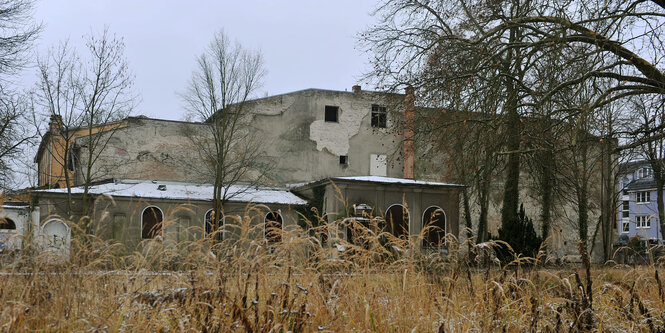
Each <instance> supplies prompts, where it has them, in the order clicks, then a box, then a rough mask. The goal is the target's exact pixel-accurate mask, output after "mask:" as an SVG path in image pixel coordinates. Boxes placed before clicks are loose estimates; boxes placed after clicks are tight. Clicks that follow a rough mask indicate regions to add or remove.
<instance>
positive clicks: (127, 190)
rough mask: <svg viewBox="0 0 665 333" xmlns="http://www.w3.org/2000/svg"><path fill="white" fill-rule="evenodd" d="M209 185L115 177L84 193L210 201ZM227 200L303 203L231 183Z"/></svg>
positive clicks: (282, 191)
mask: <svg viewBox="0 0 665 333" xmlns="http://www.w3.org/2000/svg"><path fill="white" fill-rule="evenodd" d="M213 188H214V186H213V185H212V184H196V183H187V182H174V181H151V180H130V179H116V180H115V181H114V182H109V183H104V184H98V185H93V186H91V187H90V188H89V190H88V193H90V194H94V195H102V194H103V195H110V196H113V197H132V198H153V199H172V200H196V201H212V197H213ZM34 192H37V193H63V194H64V193H67V189H66V188H60V189H49V190H36V191H34ZM72 193H73V194H82V193H83V187H82V186H78V187H74V188H72ZM228 197H229V199H228V201H229V202H252V203H259V204H284V205H306V204H307V201H305V200H303V199H301V198H300V197H298V196H296V195H295V194H293V193H291V192H290V191H289V190H288V189H286V188H278V187H266V186H248V185H240V184H238V185H231V186H229V190H228Z"/></svg>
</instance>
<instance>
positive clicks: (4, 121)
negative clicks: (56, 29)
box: [0, 0, 41, 189]
mask: <svg viewBox="0 0 665 333" xmlns="http://www.w3.org/2000/svg"><path fill="white" fill-rule="evenodd" d="M32 10H33V1H32V0H3V1H0V186H1V188H2V189H6V188H7V187H8V186H9V182H10V179H11V178H12V173H13V171H15V170H14V166H15V161H16V160H17V159H18V158H20V156H21V154H22V152H23V149H24V147H25V144H26V143H28V142H30V141H31V139H33V138H34V137H35V135H34V134H33V133H32V132H31V130H30V129H29V126H27V123H28V122H29V121H30V119H29V116H28V114H29V113H28V112H27V109H28V108H29V99H28V98H26V97H25V96H24V95H23V94H20V93H17V92H16V91H15V89H14V88H13V87H12V85H13V84H12V80H13V78H14V77H15V75H16V74H18V73H19V71H20V70H21V69H23V68H24V67H25V65H26V64H27V62H28V61H27V59H29V58H30V57H29V56H28V52H29V50H30V48H31V47H32V43H33V42H34V40H35V39H36V38H37V36H38V34H39V32H40V31H41V26H40V25H37V24H35V23H33V20H32Z"/></svg>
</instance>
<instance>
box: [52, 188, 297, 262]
mask: <svg viewBox="0 0 665 333" xmlns="http://www.w3.org/2000/svg"><path fill="white" fill-rule="evenodd" d="M64 200H65V195H64V194H42V195H40V198H39V206H40V209H41V212H42V216H41V223H44V222H45V221H47V220H49V219H51V218H53V217H54V216H60V217H64V216H65V206H64V205H62V202H63V201H64ZM148 207H157V208H159V210H160V211H161V212H162V213H163V222H162V223H163V225H162V228H163V229H162V236H163V239H164V241H167V242H174V243H179V242H182V241H186V240H198V239H201V237H202V235H203V230H204V219H205V214H206V212H208V210H210V209H211V208H212V203H211V202H208V201H185V200H164V199H150V198H127V197H113V198H110V197H101V196H100V197H98V198H97V199H96V200H95V204H94V213H93V215H94V216H95V221H96V224H95V226H94V233H95V234H97V235H99V236H101V237H102V238H103V239H109V240H110V239H115V240H118V241H120V242H121V243H123V244H124V245H125V246H126V248H127V250H129V251H132V250H134V249H136V248H137V247H138V246H139V244H140V243H141V241H142V240H143V239H142V233H141V232H142V228H141V227H142V224H141V223H142V214H143V211H144V210H145V209H146V208H148ZM295 209H296V208H295V207H291V206H288V205H282V204H270V205H252V206H249V208H248V206H247V204H246V203H227V204H225V207H224V212H225V216H228V217H233V218H228V219H225V221H228V223H230V224H236V225H237V224H238V223H237V221H238V220H237V219H235V217H236V216H242V217H243V218H244V217H245V216H249V218H251V222H250V225H251V226H252V227H253V229H254V230H253V231H252V233H251V234H250V236H249V237H251V238H255V239H263V222H264V221H263V220H264V218H265V215H266V214H267V213H268V212H269V211H276V210H278V211H279V212H280V214H281V215H282V219H283V228H284V229H288V228H294V227H295V226H296V225H297V219H298V215H297V213H296V211H295ZM225 230H227V231H228V232H226V233H225V239H227V238H234V237H235V238H237V237H238V235H237V234H238V232H239V231H238V230H239V229H238V228H237V227H231V226H229V227H228V228H226V229H225Z"/></svg>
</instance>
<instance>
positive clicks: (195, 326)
mask: <svg viewBox="0 0 665 333" xmlns="http://www.w3.org/2000/svg"><path fill="white" fill-rule="evenodd" d="M239 222H240V221H239ZM241 224H242V223H241ZM241 229H242V228H241ZM246 229H247V230H248V229H249V227H247V228H246ZM314 230H315V231H316V228H314ZM241 234H245V235H248V234H251V233H248V232H241ZM314 235H316V232H312V233H304V232H302V231H297V230H296V231H293V232H291V231H288V232H284V234H283V235H282V242H281V243H279V244H266V243H264V242H262V241H258V240H252V239H250V238H242V237H241V238H239V239H235V240H233V241H231V240H225V241H223V242H222V243H221V244H217V245H215V242H214V241H212V240H211V239H210V238H214V237H210V238H208V239H207V240H202V241H197V242H183V243H180V244H177V245H174V244H170V243H169V242H168V241H165V240H151V241H148V242H146V243H144V244H142V246H141V249H140V250H138V251H136V252H134V253H131V254H129V255H127V254H125V255H123V256H120V255H118V253H122V251H120V250H121V249H120V246H119V245H117V244H116V245H113V244H111V245H109V244H108V242H104V241H102V240H99V239H95V238H94V237H83V236H80V235H79V236H76V237H74V241H73V245H72V260H71V261H69V262H67V263H64V264H63V263H61V264H54V263H53V260H52V259H49V258H47V257H45V255H43V254H42V255H36V254H35V255H31V254H30V253H29V252H30V251H29V250H28V251H27V253H25V254H24V255H22V256H21V257H20V258H19V259H18V260H16V261H15V262H14V263H13V264H11V265H5V267H3V268H2V270H1V271H2V274H0V286H2V287H1V288H0V331H3V332H17V331H27V330H39V331H47V332H67V331H112V332H113V331H131V332H141V331H146V332H156V331H204V332H216V331H240V332H242V331H251V332H286V331H293V332H310V331H334V332H347V331H354V330H355V331H372V332H373V331H377V332H404V331H407V332H432V331H439V332H462V331H481V332H490V331H508V332H524V331H545V332H547V331H551V332H561V331H584V330H600V331H631V332H633V331H662V330H663V329H664V327H665V318H664V315H665V295H664V294H663V286H662V280H661V278H662V276H663V273H664V272H665V271H664V270H663V269H662V268H660V267H658V266H642V267H637V268H633V267H624V266H621V267H610V266H607V267H595V268H591V269H589V270H587V269H585V268H584V267H583V266H580V267H576V266H569V267H558V268H555V267H549V266H547V265H546V263H543V262H542V258H540V259H541V260H540V261H538V260H536V259H533V260H528V259H524V258H522V259H520V260H516V261H514V262H513V263H511V264H509V265H505V266H501V265H499V264H498V263H496V262H495V261H491V260H490V261H487V260H486V258H485V254H486V251H487V248H488V247H491V246H492V245H491V244H482V245H477V246H476V245H474V244H471V245H470V244H457V243H456V242H455V240H454V239H449V240H448V242H447V244H446V246H445V247H446V250H447V251H449V253H448V254H444V253H443V252H442V251H430V252H420V251H416V250H407V249H409V248H415V242H417V240H415V239H412V240H411V241H413V242H414V244H411V245H409V244H408V243H407V241H406V240H400V239H393V238H391V237H390V235H385V234H375V233H373V232H371V231H367V233H366V234H364V235H363V240H364V243H362V244H360V246H356V245H354V244H348V243H344V242H343V241H342V240H336V239H334V238H331V239H328V240H327V242H328V245H326V246H321V245H320V242H319V240H318V239H317V237H315V236H314ZM414 238H415V237H414ZM460 249H464V251H460ZM534 261H535V264H533V262H534ZM480 262H484V264H480ZM528 262H530V263H531V264H527V263H528ZM587 272H590V276H587Z"/></svg>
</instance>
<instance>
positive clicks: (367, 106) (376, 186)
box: [33, 86, 463, 249]
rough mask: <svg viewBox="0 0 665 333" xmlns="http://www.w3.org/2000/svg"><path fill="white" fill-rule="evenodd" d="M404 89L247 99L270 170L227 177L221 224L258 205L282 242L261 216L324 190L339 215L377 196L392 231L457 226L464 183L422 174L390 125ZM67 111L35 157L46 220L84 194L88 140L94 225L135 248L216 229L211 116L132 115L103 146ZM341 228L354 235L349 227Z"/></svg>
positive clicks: (280, 212) (101, 138)
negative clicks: (204, 148)
mask: <svg viewBox="0 0 665 333" xmlns="http://www.w3.org/2000/svg"><path fill="white" fill-rule="evenodd" d="M405 97H406V96H405V95H404V94H388V93H380V92H371V91H362V90H361V89H360V87H359V86H354V87H353V90H352V92H340V91H328V90H320V89H307V90H302V91H297V92H293V93H287V94H283V95H277V96H271V97H266V98H260V99H256V100H252V101H248V102H246V103H245V110H246V112H247V113H248V114H251V122H250V125H249V126H251V127H250V131H252V132H256V133H260V134H261V135H260V142H259V144H258V145H257V146H256V147H260V149H261V154H260V156H259V158H258V159H257V160H256V161H254V163H253V164H256V165H261V166H265V169H264V170H265V171H264V172H263V173H261V176H260V178H258V180H256V181H253V182H246V183H245V182H243V181H242V180H241V181H239V182H237V183H236V184H233V185H231V188H229V193H236V194H237V195H231V196H230V197H229V200H228V201H227V203H226V204H225V205H224V218H223V221H224V223H226V221H227V217H235V216H238V215H242V214H243V213H244V210H245V209H247V207H248V206H247V204H248V203H252V204H255V205H256V206H258V207H260V208H259V209H260V210H261V213H260V214H259V215H260V217H262V220H261V221H257V222H256V223H258V224H259V225H260V224H263V226H264V227H263V230H264V232H263V235H260V236H261V237H264V238H265V239H266V240H268V241H275V240H276V239H278V237H277V236H276V235H271V234H270V233H269V232H266V231H265V230H267V229H266V228H265V226H267V225H270V224H273V225H278V226H279V227H281V228H282V229H283V230H287V229H288V228H293V227H296V226H297V225H298V219H299V215H298V213H297V211H298V210H299V209H302V207H304V206H306V205H311V204H312V202H314V201H317V200H322V203H323V204H322V207H321V209H322V211H321V213H323V214H322V215H324V216H326V217H327V219H328V221H329V222H331V223H332V222H334V221H335V220H337V219H339V218H344V217H349V216H353V214H354V212H353V208H352V207H369V209H368V210H366V211H365V213H366V214H367V213H369V214H372V215H373V216H377V217H383V216H389V217H390V219H391V221H393V220H394V223H393V227H391V229H390V230H391V232H392V233H394V234H396V235H402V236H406V235H407V234H411V235H417V234H420V233H421V231H422V230H423V226H424V225H432V226H433V227H435V228H432V229H433V230H436V231H433V232H429V233H427V234H426V235H425V240H424V241H423V246H434V244H440V243H441V242H443V240H444V238H445V235H446V233H450V234H453V235H455V236H457V235H458V234H459V221H458V220H459V209H458V206H459V192H460V190H461V189H462V188H463V186H462V185H456V184H449V183H447V182H442V181H441V180H440V179H435V178H433V177H431V176H430V177H427V178H424V179H422V180H415V179H414V178H416V177H414V174H413V156H409V154H411V155H412V152H411V153H410V152H409V151H408V150H406V149H405V148H404V147H403V145H402V139H401V138H400V137H399V135H397V133H398V131H396V130H395V126H394V125H396V124H397V123H399V117H403V115H404V110H405V109H408V108H409V105H408V104H407V105H405V100H407V101H408V99H407V98H405ZM412 106H413V104H412V102H411V107H412ZM60 122H61V120H60V119H58V118H57V117H54V118H52V119H51V124H50V128H49V133H47V134H46V135H45V136H44V138H43V140H42V142H41V144H40V147H39V151H38V153H37V155H36V157H35V162H36V163H37V164H38V169H39V186H40V187H41V188H43V189H41V190H37V191H35V192H34V193H33V195H34V197H35V198H36V200H34V201H35V206H37V207H38V208H39V212H40V217H39V220H40V221H41V222H46V221H50V220H52V219H65V218H66V217H67V213H66V208H65V207H66V206H67V205H66V202H67V197H68V191H67V188H66V187H67V186H66V184H67V182H69V184H70V185H71V187H72V189H71V194H70V195H71V196H72V198H74V201H76V200H78V199H79V198H81V196H82V192H83V187H82V184H83V183H84V182H85V180H84V179H85V174H84V172H85V171H87V170H86V168H85V167H86V166H88V164H86V163H87V160H86V158H88V156H91V154H89V153H90V152H89V151H88V150H89V149H97V150H96V151H95V152H94V154H95V156H96V161H95V163H94V164H93V165H92V167H91V172H90V175H92V177H91V178H90V181H91V183H92V184H93V185H92V186H90V187H89V189H88V194H87V195H89V198H90V200H91V204H92V205H93V206H94V207H93V211H94V214H93V215H94V217H95V219H94V220H95V221H97V224H96V225H95V232H96V233H98V234H99V235H102V236H103V237H105V238H113V239H117V240H120V241H122V242H123V243H124V244H125V245H126V246H127V247H128V248H130V249H131V248H135V247H136V246H137V244H138V243H140V242H141V241H142V240H143V239H147V238H154V237H157V236H162V237H164V238H165V239H167V238H168V239H173V240H177V241H179V240H183V239H197V238H200V237H204V235H202V234H203V233H205V232H207V231H209V230H210V227H209V225H208V224H207V221H210V214H211V213H212V185H211V183H212V179H214V178H212V177H213V175H212V174H211V173H210V171H209V170H207V168H206V167H205V166H204V165H205V160H204V159H202V156H201V152H200V151H199V150H197V148H199V147H198V145H200V142H202V141H201V140H200V137H201V136H203V137H204V139H205V135H206V134H205V133H206V130H207V127H208V126H209V124H207V123H205V122H184V121H170V120H160V119H150V118H146V117H143V116H139V117H129V118H126V119H123V120H120V121H117V122H114V123H111V124H105V125H103V126H102V125H100V126H99V127H95V130H94V134H93V135H94V136H95V138H96V139H98V142H104V145H103V147H101V148H95V147H93V146H92V144H89V142H90V138H89V137H88V136H87V135H86V133H87V131H83V130H82V129H79V128H75V129H71V130H69V131H68V133H62V131H63V130H64V129H63V128H62V125H61V123H60ZM197 135H198V136H199V138H198V139H193V137H194V136H197ZM396 156H397V157H396ZM399 156H401V157H402V158H400V157H399ZM66 162H67V163H66ZM250 175H251V173H250ZM315 188H316V189H317V190H315ZM318 189H320V190H321V191H319V190H318ZM340 189H341V191H342V195H343V197H344V199H345V201H344V202H342V201H340V198H338V196H337V191H339V190H340ZM80 206H81V205H80V204H79V205H75V206H74V207H72V212H74V213H75V212H76V211H77V210H80ZM358 218H360V217H358ZM229 220H230V219H229ZM162 222H164V223H162ZM42 225H43V224H42ZM340 228H341V229H344V228H345V227H344V226H340ZM332 232H333V231H331V235H332ZM336 234H339V235H341V237H351V236H350V235H348V234H347V232H346V230H338V233H336ZM63 236H67V234H66V232H65V235H59V236H58V237H61V238H62V237H63ZM227 236H228V237H233V235H226V233H225V237H227Z"/></svg>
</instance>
